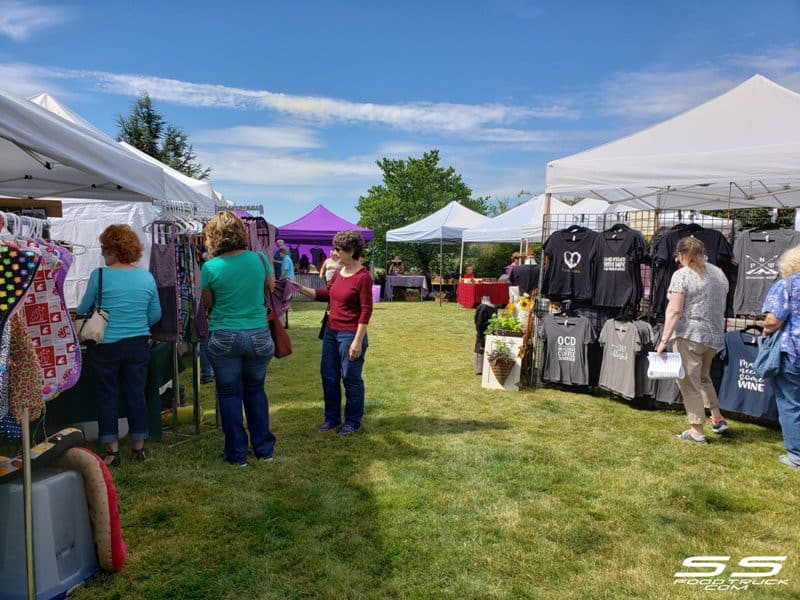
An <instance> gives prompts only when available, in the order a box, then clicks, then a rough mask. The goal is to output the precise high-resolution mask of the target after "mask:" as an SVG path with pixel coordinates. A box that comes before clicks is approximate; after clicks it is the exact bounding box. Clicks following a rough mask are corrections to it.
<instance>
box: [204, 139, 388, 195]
mask: <svg viewBox="0 0 800 600" xmlns="http://www.w3.org/2000/svg"><path fill="white" fill-rule="evenodd" d="M198 155H199V156H202V158H203V161H204V163H205V164H210V165H213V168H214V180H215V181H236V182H239V183H243V184H258V185H283V186H306V185H320V184H324V183H325V182H332V181H337V182H341V181H346V180H350V181H352V180H357V181H372V180H374V179H375V178H376V176H380V170H379V169H378V167H377V166H376V165H375V162H374V160H371V159H367V158H362V157H353V158H348V159H344V160H326V159H321V158H316V157H306V156H291V155H290V156H278V155H268V154H265V153H264V152H262V151H259V150H251V149H243V148H234V149H227V148H225V149H221V150H214V149H201V148H199V147H198Z"/></svg>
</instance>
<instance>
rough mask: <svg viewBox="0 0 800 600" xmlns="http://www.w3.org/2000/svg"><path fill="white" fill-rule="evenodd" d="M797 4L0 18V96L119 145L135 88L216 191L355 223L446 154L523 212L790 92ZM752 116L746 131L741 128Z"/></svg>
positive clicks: (293, 8)
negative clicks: (563, 188) (557, 171)
mask: <svg viewBox="0 0 800 600" xmlns="http://www.w3.org/2000/svg"><path fill="white" fill-rule="evenodd" d="M798 26H800V3H798V2H797V1H788V0H785V1H771V0H766V1H764V2H740V1H725V2H721V1H720V2H714V1H710V2H705V1H704V2H683V1H678V0H674V1H671V2H572V1H564V2H558V3H556V2H533V1H527V0H494V1H476V0H460V1H455V0H453V1H450V0H448V1H436V0H427V1H417V0H409V1H405V2H382V1H375V0H373V1H360V0H359V1H347V0H345V1H344V2H329V1H328V2H322V1H320V2H317V1H315V2H304V1H301V0H297V1H295V2H286V1H283V2H274V1H273V2H271V1H263V2H203V1H193V2H182V1H181V2H177V1H171V2H163V0H162V1H159V2H153V1H150V0H146V1H137V2H121V1H116V0H112V1H108V0H106V1H104V2H95V1H85V2H57V3H56V2H47V1H40V2H28V1H26V0H0V88H2V89H4V90H6V91H9V92H12V93H16V94H19V95H24V96H33V95H35V94H38V93H40V92H43V91H47V92H49V93H50V94H51V95H53V96H55V97H56V98H57V99H58V100H59V101H61V102H62V103H64V104H66V105H67V106H68V107H69V108H71V109H72V110H73V111H74V112H77V113H78V114H80V115H81V116H83V117H84V118H86V119H87V120H89V121H90V122H92V123H93V124H94V125H95V126H96V127H98V128H99V129H101V130H103V131H105V132H106V133H108V134H109V135H112V136H115V135H116V133H117V128H116V124H115V120H116V117H117V116H118V115H124V114H127V113H128V112H129V110H130V107H131V105H132V103H133V101H134V99H135V97H136V96H137V95H138V93H139V92H140V91H142V90H147V91H148V92H149V93H150V95H151V97H152V98H153V99H154V101H155V103H156V106H157V108H158V109H159V111H160V112H161V113H162V114H163V115H164V116H165V117H166V118H167V120H168V121H169V122H170V123H173V124H175V125H178V126H180V127H182V128H183V129H184V130H185V131H186V132H187V133H188V134H189V136H190V139H191V141H192V142H193V143H194V146H195V150H196V151H197V153H198V155H199V160H200V161H201V162H202V163H203V164H204V165H208V166H211V167H212V169H213V174H212V179H213V182H214V185H215V187H216V188H217V189H218V190H220V191H221V192H222V193H224V194H225V195H226V197H228V198H230V199H232V200H234V201H235V202H236V203H238V204H263V205H264V206H265V209H266V212H265V216H266V217H267V219H268V220H270V221H271V222H273V223H275V224H276V225H282V224H285V223H287V222H289V221H292V220H294V219H295V218H297V217H299V216H301V215H302V214H304V213H305V212H307V211H308V210H310V209H311V208H313V206H315V205H316V204H317V203H320V202H321V203H323V204H325V206H327V207H328V208H330V209H331V210H333V211H334V212H336V213H338V214H340V215H341V216H343V217H345V218H348V219H351V220H357V219H358V212H357V211H356V209H355V204H356V202H357V200H358V197H359V196H360V195H363V194H365V193H366V192H367V190H368V189H369V187H370V186H372V185H375V184H379V183H380V181H381V173H380V170H379V169H378V168H377V166H376V165H375V161H376V160H378V159H380V158H382V157H384V156H390V157H394V158H406V157H408V156H419V155H421V154H422V153H423V152H424V151H426V150H429V149H432V148H438V149H439V150H440V151H441V156H442V162H443V163H444V164H445V165H450V166H453V167H454V168H455V169H456V171H458V172H459V173H461V175H462V176H463V178H464V181H465V182H466V183H467V185H469V186H470V187H471V188H472V190H473V193H474V195H476V196H477V195H483V196H491V197H492V198H494V199H504V200H508V201H510V202H512V203H516V202H517V201H518V200H517V195H518V193H519V192H520V191H521V190H525V191H529V192H533V193H536V192H541V191H542V190H543V188H544V177H545V165H546V163H547V162H548V161H550V160H553V159H555V158H558V157H561V156H565V155H568V154H572V153H574V152H578V151H580V150H583V149H586V148H589V147H592V146H595V145H597V144H600V143H603V142H606V141H609V140H612V139H615V138H617V137H619V136H621V135H624V134H626V133H630V132H632V131H636V130H637V129H640V128H642V127H644V126H647V125H650V124H653V123H656V122H658V121H661V120H663V119H665V118H668V117H670V116H673V115H675V114H677V113H679V112H681V111H683V110H685V109H687V108H690V107H692V106H694V105H696V104H698V103H700V102H702V101H704V100H707V99H709V98H711V97H713V96H715V95H718V94H719V93H722V92H723V91H725V90H727V89H729V88H731V87H733V86H734V85H736V84H738V83H740V82H741V81H743V80H745V79H747V78H748V77H750V76H751V75H753V74H755V73H761V74H763V75H766V76H767V77H770V78H772V79H774V80H776V81H777V82H778V83H780V84H782V85H785V86H787V87H789V88H791V89H794V90H796V91H800V41H798V35H797V31H798ZM743 118H746V116H743Z"/></svg>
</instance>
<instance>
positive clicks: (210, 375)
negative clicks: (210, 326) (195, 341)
mask: <svg viewBox="0 0 800 600" xmlns="http://www.w3.org/2000/svg"><path fill="white" fill-rule="evenodd" d="M200 379H202V380H204V381H205V380H209V379H214V370H213V369H212V368H211V361H209V360H208V338H207V337H201V338H200Z"/></svg>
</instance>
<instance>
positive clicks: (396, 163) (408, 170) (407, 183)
mask: <svg viewBox="0 0 800 600" xmlns="http://www.w3.org/2000/svg"><path fill="white" fill-rule="evenodd" d="M377 164H378V166H379V167H380V168H381V170H382V171H383V184H381V185H374V186H372V187H371V188H370V189H369V191H368V192H367V195H366V196H361V197H360V198H359V199H358V204H357V205H356V208H357V209H358V212H359V213H361V219H360V220H359V222H358V224H359V225H361V226H362V227H369V228H370V229H372V230H373V231H374V232H375V242H374V251H375V264H376V265H378V266H379V267H380V266H385V265H386V264H387V262H388V260H389V258H390V257H389V256H388V254H387V250H386V232H387V231H388V230H390V229H395V228H397V227H402V226H403V225H408V224H409V223H413V222H415V221H418V220H419V219H422V218H424V217H427V216H428V215H430V214H432V213H434V212H436V211H437V210H439V209H440V208H442V207H444V206H446V205H447V204H449V203H450V202H452V201H454V200H456V201H458V202H460V203H461V204H463V205H464V206H466V207H467V208H470V209H472V210H474V211H476V212H479V213H481V214H486V213H487V210H488V206H487V202H486V199H485V198H477V199H473V198H472V190H471V189H470V188H469V187H468V186H467V185H466V184H465V183H464V182H463V181H462V179H461V175H459V174H458V173H456V171H455V169H453V167H446V168H445V167H442V166H440V165H439V151H438V150H430V151H429V152H425V153H424V154H423V155H422V157H421V158H412V157H409V158H408V159H407V160H397V159H390V158H383V159H381V160H379V161H377ZM458 251H460V248H459V249H458ZM390 252H391V254H392V255H394V254H399V255H400V256H401V257H403V259H404V262H405V263H406V264H407V265H409V266H419V267H420V268H421V270H422V272H423V273H426V274H430V273H431V263H432V262H434V258H435V264H436V270H437V271H438V257H439V244H403V246H402V250H397V249H392V250H391V251H390ZM453 253H454V250H453V246H450V247H449V248H448V252H447V254H448V259H451V258H452V255H453Z"/></svg>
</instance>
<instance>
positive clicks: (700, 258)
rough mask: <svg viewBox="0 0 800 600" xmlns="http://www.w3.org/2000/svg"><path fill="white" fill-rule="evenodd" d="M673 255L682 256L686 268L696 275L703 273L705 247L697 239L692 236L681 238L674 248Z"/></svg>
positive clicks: (704, 268) (704, 267)
mask: <svg viewBox="0 0 800 600" xmlns="http://www.w3.org/2000/svg"><path fill="white" fill-rule="evenodd" d="M675 254H678V255H683V258H684V260H686V266H687V267H689V268H691V269H694V270H695V271H697V272H698V273H705V270H706V247H705V245H704V244H703V242H701V241H700V240H698V239H697V238H694V237H692V236H687V237H685V238H681V240H680V241H679V242H678V245H677V246H676V247H675Z"/></svg>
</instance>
